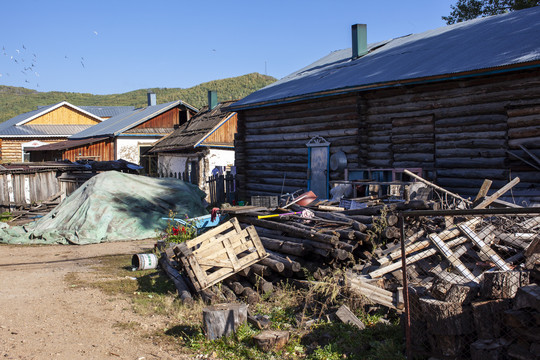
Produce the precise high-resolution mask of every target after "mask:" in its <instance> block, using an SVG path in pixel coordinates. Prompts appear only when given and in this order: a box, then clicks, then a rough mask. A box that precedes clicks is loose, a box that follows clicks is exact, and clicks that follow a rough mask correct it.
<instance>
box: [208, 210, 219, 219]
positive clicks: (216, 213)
mask: <svg viewBox="0 0 540 360" xmlns="http://www.w3.org/2000/svg"><path fill="white" fill-rule="evenodd" d="M218 212H219V208H213V209H212V211H211V213H210V214H211V216H210V221H214V220H216V218H217V215H218Z"/></svg>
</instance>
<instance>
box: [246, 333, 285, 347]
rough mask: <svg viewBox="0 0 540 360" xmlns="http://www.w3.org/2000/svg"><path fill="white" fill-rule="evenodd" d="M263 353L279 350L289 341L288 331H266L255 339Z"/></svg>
mask: <svg viewBox="0 0 540 360" xmlns="http://www.w3.org/2000/svg"><path fill="white" fill-rule="evenodd" d="M253 341H254V342H255V344H256V345H257V347H258V348H259V349H260V350H261V351H270V350H279V349H281V348H282V347H284V346H285V345H286V344H287V342H288V341H289V332H288V331H278V330H265V331H263V332H261V333H260V334H258V335H256V336H254V337H253Z"/></svg>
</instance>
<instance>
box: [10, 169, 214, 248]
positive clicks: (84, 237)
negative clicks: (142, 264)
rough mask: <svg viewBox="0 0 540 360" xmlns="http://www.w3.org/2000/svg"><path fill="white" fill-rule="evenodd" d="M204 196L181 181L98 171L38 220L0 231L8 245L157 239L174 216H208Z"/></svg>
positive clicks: (193, 187) (195, 187) (194, 187)
mask: <svg viewBox="0 0 540 360" xmlns="http://www.w3.org/2000/svg"><path fill="white" fill-rule="evenodd" d="M205 197H206V194H205V193H204V192H203V191H201V190H200V189H199V188H198V187H197V186H195V185H192V184H189V183H186V182H184V181H182V180H176V179H169V178H162V179H161V178H160V179H158V178H150V177H146V176H139V175H131V174H125V173H120V172H116V171H108V172H104V173H101V174H98V175H96V176H94V177H93V178H91V179H90V180H88V181H87V182H85V183H84V184H83V185H82V186H81V187H80V188H78V189H77V190H76V191H75V192H73V193H72V194H71V195H70V196H69V197H67V198H66V199H65V200H64V201H62V202H61V203H60V204H59V205H58V206H57V207H56V208H54V209H53V210H52V211H51V212H50V213H48V214H47V215H45V216H44V217H42V218H41V219H39V220H37V221H34V222H32V223H29V224H27V225H24V226H16V227H11V228H8V229H0V242H4V243H11V244H29V243H32V244H51V243H60V244H68V243H71V244H91V243H99V242H106V241H118V240H139V239H147V238H152V237H155V236H156V235H157V234H158V232H159V231H161V230H163V229H164V228H165V227H166V226H167V221H166V220H162V217H168V216H169V211H171V210H172V211H173V212H174V213H176V214H177V217H179V216H181V217H183V216H185V215H187V216H188V217H196V216H201V215H206V214H207V213H208V212H207V210H206V208H205V205H206V203H205V201H204V198H205Z"/></svg>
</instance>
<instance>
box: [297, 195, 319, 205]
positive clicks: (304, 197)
mask: <svg viewBox="0 0 540 360" xmlns="http://www.w3.org/2000/svg"><path fill="white" fill-rule="evenodd" d="M298 198H302V199H301V200H298V201H297V202H296V204H298V205H300V206H308V205H309V204H311V203H312V202H313V201H315V199H317V195H315V193H314V192H313V191H308V192H305V193H303V194H300V195H298V197H297V199H298Z"/></svg>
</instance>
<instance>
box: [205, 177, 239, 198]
mask: <svg viewBox="0 0 540 360" xmlns="http://www.w3.org/2000/svg"><path fill="white" fill-rule="evenodd" d="M206 183H207V184H208V188H209V192H210V194H209V197H210V201H209V202H210V205H211V206H216V205H219V204H223V203H229V204H231V205H232V204H236V202H237V201H238V198H237V196H238V192H237V187H238V184H237V182H236V176H234V175H233V174H231V173H230V172H227V173H226V174H225V175H212V176H210V177H209V178H208V179H207V180H206Z"/></svg>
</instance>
